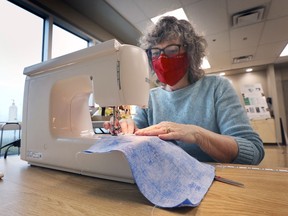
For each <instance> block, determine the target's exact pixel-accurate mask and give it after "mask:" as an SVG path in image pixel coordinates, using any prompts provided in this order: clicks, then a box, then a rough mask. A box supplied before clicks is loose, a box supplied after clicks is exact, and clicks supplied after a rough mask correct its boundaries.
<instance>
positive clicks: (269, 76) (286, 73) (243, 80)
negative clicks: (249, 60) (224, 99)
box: [226, 65, 288, 143]
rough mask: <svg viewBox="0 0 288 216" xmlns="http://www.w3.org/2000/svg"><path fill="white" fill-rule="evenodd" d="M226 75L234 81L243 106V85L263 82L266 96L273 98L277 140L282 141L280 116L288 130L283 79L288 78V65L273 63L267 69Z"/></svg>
mask: <svg viewBox="0 0 288 216" xmlns="http://www.w3.org/2000/svg"><path fill="white" fill-rule="evenodd" d="M226 77H227V78H228V79H229V80H230V81H231V82H232V85H233V86H234V88H235V90H236V92H237V94H238V96H239V98H240V101H241V104H242V105H243V106H244V101H243V98H242V95H241V86H243V85H245V84H256V83H261V85H262V88H263V91H264V95H265V97H266V98H267V97H271V98H272V102H273V111H274V115H275V124H276V125H275V127H276V133H277V140H278V142H279V143H281V141H282V140H281V131H280V120H279V119H280V118H281V119H282V123H283V126H284V130H285V131H286V132H287V122H286V121H285V119H286V115H285V109H288V108H286V107H285V106H284V104H285V103H284V97H283V91H282V80H288V67H284V68H283V67H281V68H276V69H275V68H274V66H273V65H270V66H269V67H268V69H267V71H253V72H250V73H241V74H235V75H230V76H226Z"/></svg>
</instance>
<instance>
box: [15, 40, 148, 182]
mask: <svg viewBox="0 0 288 216" xmlns="http://www.w3.org/2000/svg"><path fill="white" fill-rule="evenodd" d="M24 75H26V81H25V90H24V103H23V122H22V140H21V159H22V160H25V161H27V162H28V163H29V164H31V165H36V166H42V167H47V168H53V169H58V170H63V171H68V172H73V173H79V174H82V175H88V176H94V177H100V178H105V179H111V180H117V181H124V182H133V177H132V174H131V171H130V167H129V165H128V162H127V161H126V159H125V157H124V155H123V154H122V153H120V152H111V153H105V154H91V155H87V154H85V153H83V151H84V150H86V149H88V148H89V147H90V146H91V145H93V144H95V143H97V140H98V139H99V135H96V134H95V133H94V130H93V128H92V122H91V116H90V113H89V106H88V99H89V96H90V95H91V93H93V95H94V99H95V102H96V103H97V104H99V105H100V106H101V107H107V106H120V105H138V106H145V105H147V103H148V95H149V94H148V91H149V79H148V77H149V66H148V60H147V56H146V53H145V51H144V50H142V49H140V48H139V47H136V46H132V45H121V44H120V43H119V42H118V41H116V40H110V41H107V42H104V43H101V44H98V45H95V46H93V47H89V48H86V49H83V50H80V51H77V52H74V53H71V54H67V55H64V56H61V57H58V58H55V59H51V60H48V61H46V62H43V63H40V64H36V65H33V66H30V67H27V68H25V69H24ZM102 136H103V135H102ZM107 136H111V135H107Z"/></svg>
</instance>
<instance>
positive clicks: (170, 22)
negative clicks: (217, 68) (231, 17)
mask: <svg viewBox="0 0 288 216" xmlns="http://www.w3.org/2000/svg"><path fill="white" fill-rule="evenodd" d="M178 38H179V39H180V42H181V43H182V44H183V45H184V46H185V48H186V52H187V55H188V59H189V82H190V83H194V82H196V81H197V80H199V79H200V78H201V77H203V76H204V71H203V70H202V69H201V68H200V67H201V63H202V59H203V57H204V56H205V49H206V47H207V42H206V40H205V39H204V37H203V36H200V35H198V34H196V32H195V30H194V28H193V26H192V25H191V23H190V22H188V21H186V20H178V19H176V18H175V17H173V16H165V17H162V18H161V19H160V20H159V21H158V22H157V23H156V25H153V26H151V28H150V29H148V31H147V32H146V33H145V34H144V35H143V36H142V37H141V38H140V39H139V45H140V47H141V48H143V49H145V50H147V49H149V48H152V47H154V46H155V45H157V44H159V43H162V42H164V41H169V40H174V39H178ZM149 61H150V66H151V59H149ZM151 68H152V67H151Z"/></svg>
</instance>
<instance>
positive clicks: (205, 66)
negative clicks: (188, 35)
mask: <svg viewBox="0 0 288 216" xmlns="http://www.w3.org/2000/svg"><path fill="white" fill-rule="evenodd" d="M209 68H211V66H210V63H209V61H208V59H207V57H206V56H205V57H204V58H203V59H202V64H201V69H203V70H205V69H209Z"/></svg>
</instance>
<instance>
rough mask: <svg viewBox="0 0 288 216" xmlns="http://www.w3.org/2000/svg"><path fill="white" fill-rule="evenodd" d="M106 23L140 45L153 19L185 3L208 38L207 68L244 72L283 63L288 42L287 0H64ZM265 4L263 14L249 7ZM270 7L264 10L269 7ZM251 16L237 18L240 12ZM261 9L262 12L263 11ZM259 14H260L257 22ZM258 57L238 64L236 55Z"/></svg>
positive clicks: (113, 31)
mask: <svg viewBox="0 0 288 216" xmlns="http://www.w3.org/2000/svg"><path fill="white" fill-rule="evenodd" d="M62 1H63V2H65V3H66V4H68V5H69V6H71V7H73V8H74V9H75V10H77V11H78V12H80V13H81V14H83V15H85V16H86V17H88V18H90V19H91V20H93V21H94V22H95V23H97V24H98V25H100V26H102V27H103V28H104V29H106V30H107V31H108V32H110V33H111V34H113V35H115V37H117V38H118V39H120V40H121V41H122V42H123V43H129V44H134V45H136V44H137V40H138V38H139V37H140V36H141V34H142V32H143V31H144V30H145V29H146V27H147V26H148V25H151V24H152V22H151V20H150V19H151V18H152V17H155V16H158V15H160V14H162V13H164V12H167V11H170V10H174V9H178V8H180V7H182V8H183V9H184V11H185V13H186V15H187V17H188V19H189V20H190V22H191V23H192V24H193V26H194V27H195V29H196V31H197V32H198V33H199V34H202V35H204V37H205V38H206V40H207V42H208V48H207V58H208V60H209V62H210V65H211V68H210V69H207V70H205V71H206V72H207V73H216V72H222V71H226V72H229V71H234V73H235V71H238V72H239V71H244V70H243V69H244V68H247V67H251V66H257V67H256V70H257V69H260V70H263V68H264V69H265V67H266V66H267V65H268V64H283V63H286V62H288V57H281V58H280V57H279V55H280V53H281V51H282V50H283V48H284V47H285V45H286V44H287V43H288V27H287V26H288V1H287V0H106V1H104V0H94V1H91V0H81V1H79V0H62ZM257 7H261V8H260V10H258V12H257V13H254V12H253V13H252V12H247V10H249V9H253V8H257ZM263 8H264V9H263ZM242 11H244V12H245V15H243V16H239V17H238V18H234V20H236V21H237V22H238V23H237V24H235V25H232V20H233V18H232V16H233V15H235V14H238V13H239V12H242ZM259 11H260V12H259ZM254 18H256V19H257V18H259V19H258V20H255V21H254V22H253V19H254ZM250 55H252V59H250V60H246V61H243V62H240V63H233V58H237V57H241V59H242V60H245V59H243V58H242V57H243V56H250Z"/></svg>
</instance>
